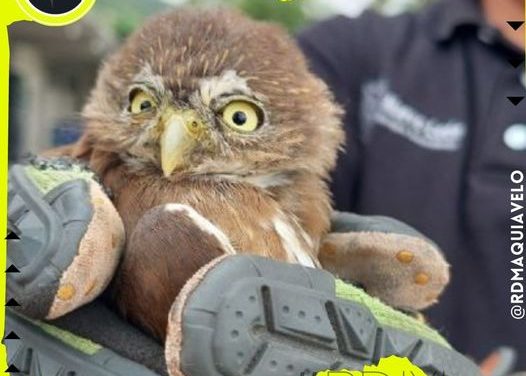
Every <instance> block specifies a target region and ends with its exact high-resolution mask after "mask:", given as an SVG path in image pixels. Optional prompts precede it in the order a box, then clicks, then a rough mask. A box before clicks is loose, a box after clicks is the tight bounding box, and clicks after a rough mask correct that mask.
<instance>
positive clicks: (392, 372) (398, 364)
mask: <svg viewBox="0 0 526 376" xmlns="http://www.w3.org/2000/svg"><path fill="white" fill-rule="evenodd" d="M316 376H426V374H425V372H424V371H422V370H421V369H420V368H418V367H417V366H415V365H414V364H412V363H411V362H410V361H409V359H407V358H399V357H397V356H394V355H393V356H390V357H388V358H383V359H380V363H378V365H377V366H365V367H364V369H363V371H347V370H341V371H321V372H318V373H316Z"/></svg>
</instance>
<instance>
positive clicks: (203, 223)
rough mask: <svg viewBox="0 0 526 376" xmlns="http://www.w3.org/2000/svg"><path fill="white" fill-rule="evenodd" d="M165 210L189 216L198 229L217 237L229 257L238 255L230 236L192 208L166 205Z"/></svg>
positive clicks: (181, 205) (182, 205)
mask: <svg viewBox="0 0 526 376" xmlns="http://www.w3.org/2000/svg"><path fill="white" fill-rule="evenodd" d="M164 210H166V211H168V212H183V213H185V214H186V215H187V216H188V218H190V219H191V220H192V221H193V222H194V224H195V225H196V226H197V227H198V228H200V229H201V230H202V231H203V232H206V233H208V234H210V235H212V236H213V237H215V238H216V239H217V241H218V242H219V244H221V247H222V248H223V250H224V251H225V252H226V253H227V254H229V255H234V254H236V251H235V249H234V247H232V244H230V240H229V239H228V236H226V235H225V233H224V232H223V231H221V230H220V229H219V228H218V227H217V226H215V225H214V224H213V223H212V222H210V221H209V220H208V219H206V218H205V217H203V216H202V215H201V214H199V213H198V212H197V211H196V210H195V209H194V208H192V207H191V206H189V205H184V204H166V205H165V206H164Z"/></svg>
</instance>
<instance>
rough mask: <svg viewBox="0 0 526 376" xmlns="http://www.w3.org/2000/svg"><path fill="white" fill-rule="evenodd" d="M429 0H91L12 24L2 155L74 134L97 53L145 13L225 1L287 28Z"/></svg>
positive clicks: (114, 42)
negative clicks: (64, 13) (46, 20)
mask: <svg viewBox="0 0 526 376" xmlns="http://www.w3.org/2000/svg"><path fill="white" fill-rule="evenodd" d="M429 1H432V0H97V2H96V5H95V6H94V9H93V10H92V11H91V12H90V14H89V15H88V16H87V17H86V18H84V19H83V20H82V21H80V22H78V23H75V24H73V25H70V26H66V27H60V28H51V27H44V26H40V25H38V24H36V23H32V22H19V23H16V24H15V25H12V26H11V27H10V29H9V34H10V41H11V72H10V92H9V97H10V101H9V102H10V120H9V128H10V136H9V158H10V160H15V159H18V158H20V157H23V156H25V155H27V154H28V153H30V152H32V153H36V152H38V151H40V150H44V149H47V148H50V147H52V146H55V145H62V144H65V143H69V142H73V141H74V140H75V139H76V138H77V137H78V135H79V133H80V129H81V124H80V117H79V112H80V110H81V109H82V106H83V103H84V101H85V99H86V96H87V95H88V94H89V92H90V90H91V87H92V85H93V83H94V81H95V78H96V74H97V69H98V66H99V64H100V62H101V61H102V60H103V59H104V56H105V55H106V54H108V53H109V52H111V51H112V50H113V49H115V48H116V47H117V46H118V45H119V43H120V42H121V41H122V40H123V39H124V38H125V37H126V36H127V35H128V34H129V33H130V32H132V31H133V30H134V29H135V28H136V27H138V26H139V25H140V24H141V22H142V21H143V20H144V18H145V17H148V16H149V15H151V14H153V13H156V12H159V11H162V10H163V9H167V8H169V7H175V6H180V5H184V4H195V5H206V6H209V5H210V6H214V5H218V4H219V5H228V6H233V7H237V8H240V9H242V10H243V11H245V12H246V13H248V14H249V15H251V16H252V17H254V18H257V19H265V20H272V21H275V22H278V23H280V24H282V25H284V26H285V27H286V28H288V29H289V30H290V31H291V32H292V33H294V32H297V31H298V30H300V29H301V28H303V27H305V26H307V25H308V24H309V23H312V22H314V21H317V20H320V19H323V18H327V17H330V16H331V15H336V14H344V15H347V16H349V17H356V16H357V15H359V14H360V13H361V12H362V11H363V10H365V9H366V8H367V7H375V8H377V9H378V10H379V11H381V12H384V13H386V14H397V13H400V12H402V11H405V10H412V9H413V10H414V9H417V8H418V7H420V6H423V5H424V4H426V3H427V2H429Z"/></svg>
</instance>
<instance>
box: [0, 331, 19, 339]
mask: <svg viewBox="0 0 526 376" xmlns="http://www.w3.org/2000/svg"><path fill="white" fill-rule="evenodd" d="M4 339H20V337H19V336H18V335H17V334H16V333H15V332H13V331H11V332H10V333H9V334H8V335H6V336H5V337H4Z"/></svg>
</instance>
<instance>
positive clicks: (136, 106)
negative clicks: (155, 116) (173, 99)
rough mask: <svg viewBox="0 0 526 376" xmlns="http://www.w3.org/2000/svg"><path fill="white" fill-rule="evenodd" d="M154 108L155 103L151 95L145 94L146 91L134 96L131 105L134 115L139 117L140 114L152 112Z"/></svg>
mask: <svg viewBox="0 0 526 376" xmlns="http://www.w3.org/2000/svg"><path fill="white" fill-rule="evenodd" d="M154 108H155V101H154V99H153V97H152V96H151V95H150V94H148V93H145V92H144V91H140V92H138V93H136V94H135V95H133V97H132V99H131V105H130V112H131V113H132V114H134V115H138V114H140V113H143V112H146V111H150V110H152V109H154Z"/></svg>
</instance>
